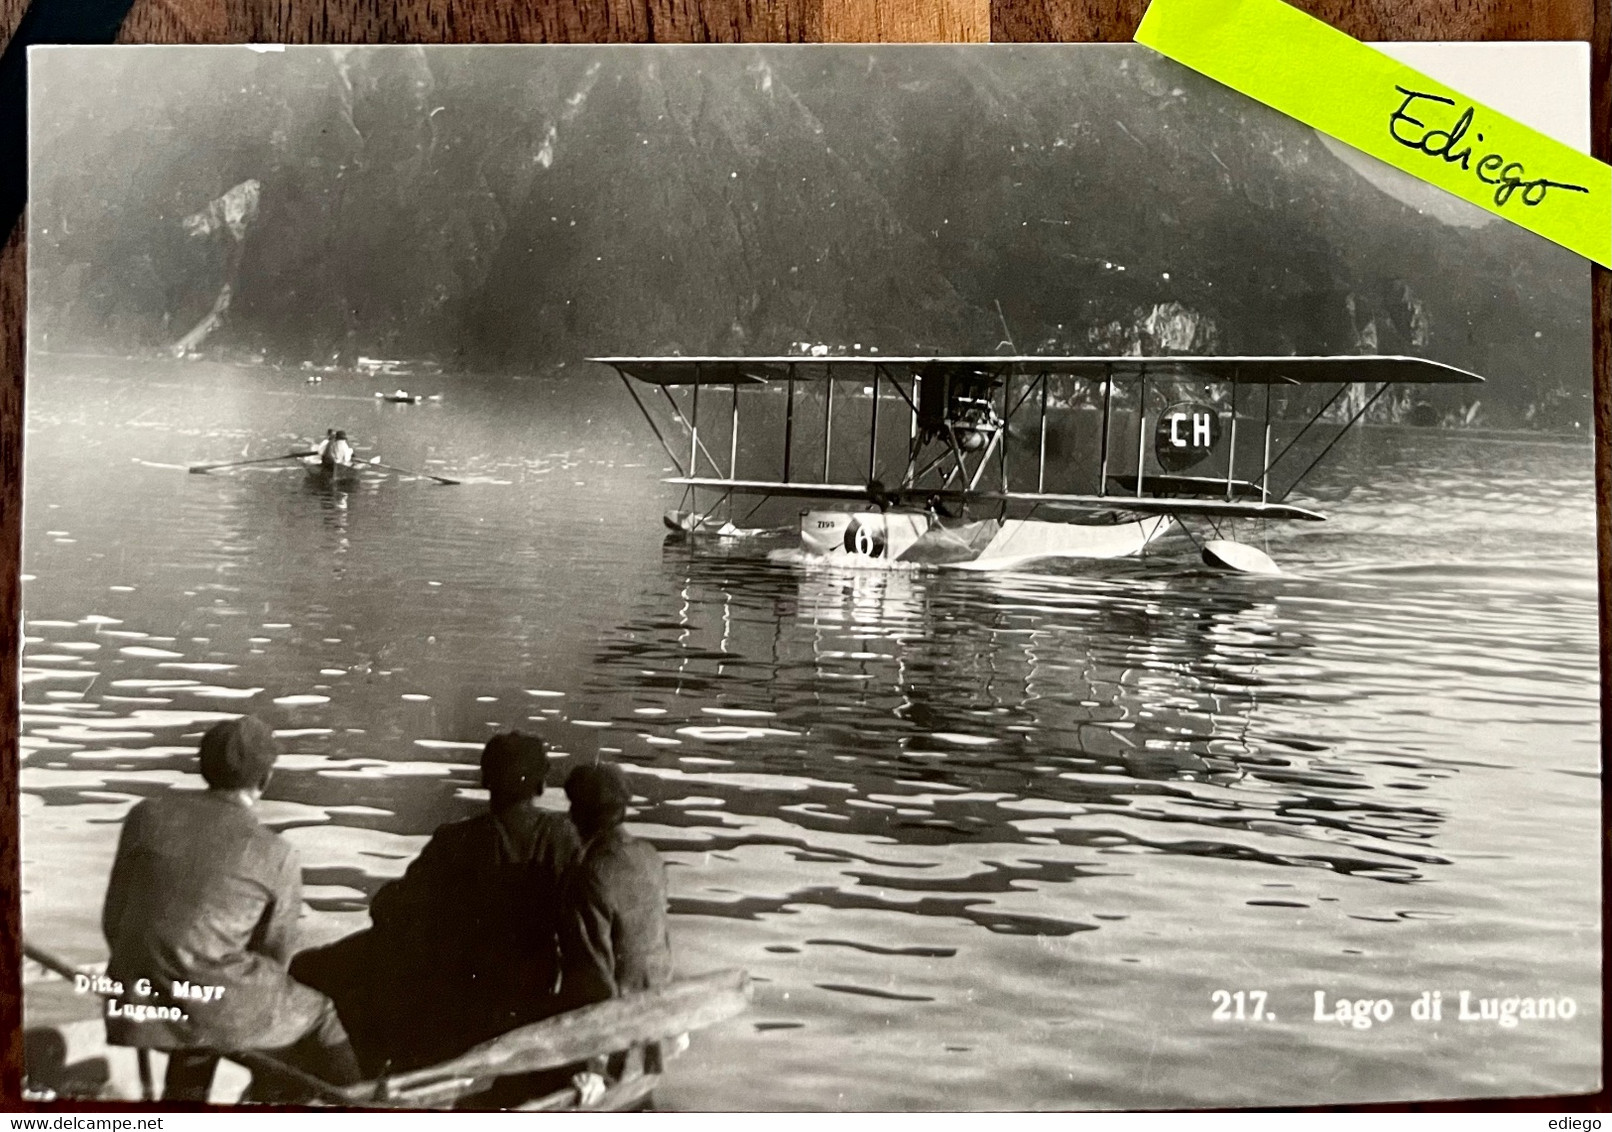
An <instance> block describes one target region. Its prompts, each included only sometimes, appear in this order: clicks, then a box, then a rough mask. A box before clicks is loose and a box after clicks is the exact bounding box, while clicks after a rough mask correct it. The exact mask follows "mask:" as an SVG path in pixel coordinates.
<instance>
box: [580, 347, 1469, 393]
mask: <svg viewBox="0 0 1612 1132" xmlns="http://www.w3.org/2000/svg"><path fill="white" fill-rule="evenodd" d="M589 360H590V361H595V362H599V363H602V364H604V365H608V366H613V367H614V368H615V369H616V370H618V371H619V372H621V373H622V374H624V375H626V376H628V377H634V378H637V379H638V380H639V381H642V382H645V383H647V384H650V385H724V386H728V385H735V384H738V385H757V384H762V383H765V382H770V381H785V380H794V381H826V380H829V379H838V378H846V379H852V378H858V377H860V378H864V379H866V378H870V377H872V376H873V373H874V371H875V370H879V369H883V370H884V371H885V372H886V373H887V374H900V375H902V376H906V375H908V374H913V373H929V374H936V375H940V374H947V373H951V374H957V375H964V374H973V375H979V376H986V377H991V378H995V379H998V380H1004V379H1006V378H1008V377H1014V376H1019V375H1024V376H1030V375H1040V374H1048V375H1052V376H1062V377H1075V378H1085V379H1087V380H1090V381H1106V380H1109V379H1110V378H1112V379H1115V380H1124V379H1132V378H1135V377H1137V376H1139V375H1145V376H1147V377H1160V378H1172V377H1174V378H1182V379H1193V380H1200V381H1215V382H1231V383H1234V384H1238V385H1309V384H1329V383H1337V382H1372V383H1377V382H1386V383H1388V384H1397V383H1404V382H1415V383H1418V384H1467V383H1474V382H1481V381H1482V380H1483V378H1481V377H1479V376H1478V375H1477V374H1475V373H1468V372H1467V371H1466V370H1463V369H1457V368H1456V367H1455V366H1450V365H1445V364H1444V363H1443V362H1435V361H1429V360H1428V359H1426V358H1412V357H1405V356H1400V355H1391V354H1359V355H1352V354H1344V355H1339V354H1330V355H1309V356H1292V357H1289V356H1276V355H1266V356H1248V357H1225V356H1217V357H1207V356H1194V355H1188V354H1176V355H1160V356H1155V357H1113V356H1107V357H1104V356H1096V355H1093V356H1052V355H1047V356H1040V355H1035V354H1028V355H1019V356H1013V357H1004V356H1000V355H983V356H978V357H962V356H958V357H944V356H936V357H880V356H878V355H857V356H848V355H834V356H825V357H778V358H718V357H710V358H686V357H661V358H591V359H589Z"/></svg>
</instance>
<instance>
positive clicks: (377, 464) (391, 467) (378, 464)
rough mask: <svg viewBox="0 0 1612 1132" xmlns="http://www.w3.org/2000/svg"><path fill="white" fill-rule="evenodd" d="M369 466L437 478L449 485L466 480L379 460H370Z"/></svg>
mask: <svg viewBox="0 0 1612 1132" xmlns="http://www.w3.org/2000/svg"><path fill="white" fill-rule="evenodd" d="M369 466H370V467H372V468H385V469H386V470H387V471H389V472H396V473H397V474H398V475H400V476H420V477H422V478H424V479H428V480H436V481H437V482H438V483H445V484H447V485H448V486H449V487H453V486H456V485H457V484H460V483H463V482H464V481H462V480H451V479H449V478H448V477H447V476H434V475H432V474H431V473H430V472H411V471H409V470H408V469H407V468H399V467H395V466H394V465H392V464H383V463H381V462H380V461H379V460H371V461H369Z"/></svg>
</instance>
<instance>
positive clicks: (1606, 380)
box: [0, 0, 1612, 1111]
mask: <svg viewBox="0 0 1612 1132" xmlns="http://www.w3.org/2000/svg"><path fill="white" fill-rule="evenodd" d="M69 2H70V0H69ZM1289 2H1296V4H1297V6H1298V7H1299V8H1302V9H1304V10H1305V11H1307V12H1310V13H1311V14H1313V15H1315V16H1318V17H1320V18H1321V19H1323V20H1326V21H1327V22H1328V23H1330V24H1332V25H1334V26H1335V27H1338V28H1340V29H1341V30H1343V31H1345V32H1348V33H1349V34H1350V35H1353V36H1357V37H1359V38H1361V39H1377V40H1395V39H1415V40H1434V39H1540V40H1568V39H1578V40H1589V41H1591V42H1592V44H1593V47H1592V64H1591V75H1592V87H1593V108H1594V114H1593V126H1594V130H1593V134H1592V136H1593V137H1594V138H1595V139H1596V146H1597V148H1596V150H1595V155H1596V156H1597V157H1599V158H1600V159H1601V160H1602V161H1607V160H1612V146H1609V139H1612V77H1609V62H1612V3H1609V2H1608V0H1600V3H1597V2H1596V0H1289ZM26 7H27V0H0V40H4V39H8V38H9V37H10V35H11V32H12V29H13V28H15V27H16V25H17V21H18V20H19V19H20V18H21V16H22V12H23V10H24V9H25V8H26ZM1146 7H1147V4H1146V0H554V2H544V0H528V2H524V3H500V2H498V0H484V2H480V3H477V2H475V0H135V2H134V6H133V9H132V10H131V11H130V13H129V16H128V18H127V19H126V20H125V21H124V24H123V30H122V33H121V35H120V36H119V42H122V43H240V42H264V43H275V42H283V43H645V42H655V43H733V42H747V43H755V42H789V43H815V42H840V43H846V42H864V41H890V42H926V41H948V42H986V41H991V40H995V41H998V42H1002V41H1020V42H1033V41H1048V40H1051V41H1058V40H1063V41H1125V40H1129V39H1130V38H1131V36H1132V34H1133V33H1134V32H1135V30H1136V25H1137V23H1138V22H1139V21H1140V19H1141V16H1142V11H1143V10H1144V9H1145V8H1146ZM23 256H24V247H23V239H22V225H18V227H17V230H16V231H15V232H13V233H12V234H11V236H10V239H9V241H8V242H7V243H6V245H5V247H4V250H3V251H0V688H7V689H12V688H16V687H18V684H17V678H18V672H17V653H18V646H19V642H20V636H19V621H20V610H19V608H18V602H19V582H18V575H19V573H20V569H21V568H20V564H19V552H20V550H19V548H20V539H21V522H20V506H19V504H20V501H21V498H22V486H21V485H22V394H23V388H22V376H23V313H24V309H25V296H24V269H23ZM1594 287H1595V314H1594V321H1595V422H1596V429H1595V471H1596V487H1597V491H1596V495H1597V500H1598V502H1597V517H1596V518H1597V530H1598V535H1599V548H1600V580H1601V593H1602V601H1601V658H1602V675H1601V704H1602V712H1601V715H1602V722H1601V735H1602V744H1601V745H1602V751H1603V753H1604V752H1605V751H1606V750H1607V747H1608V744H1607V738H1608V736H1609V735H1612V728H1609V726H1608V718H1609V711H1608V708H1609V707H1612V696H1609V689H1612V682H1609V680H1608V670H1609V668H1612V666H1609V665H1608V664H1607V659H1608V647H1607V642H1608V638H1609V631H1612V616H1609V612H1608V601H1607V598H1606V595H1607V593H1608V579H1609V576H1612V572H1609V562H1612V555H1609V531H1612V526H1609V517H1608V499H1609V497H1612V490H1609V488H1612V478H1609V469H1612V461H1609V458H1608V451H1609V449H1608V432H1609V426H1612V376H1609V375H1612V272H1609V271H1607V270H1606V269H1605V268H1596V270H1595V273H1594ZM0 759H3V760H4V761H3V763H0V831H5V832H4V833H0V877H4V878H8V880H9V883H7V884H6V899H5V900H3V901H0V971H5V972H6V977H5V978H0V1032H3V1033H4V1034H5V1056H4V1057H3V1058H0V1106H4V1107H6V1108H11V1107H12V1103H14V1102H15V1100H16V1098H17V1097H18V1096H19V1090H20V1082H21V1071H22V1070H21V1065H22V1036H21V1002H20V995H19V993H18V989H17V986H16V983H15V982H14V981H12V980H13V979H14V977H15V976H14V972H16V971H17V970H18V957H19V954H20V952H19V940H20V936H21V930H20V929H21V922H20V910H19V906H18V901H17V883H16V878H17V875H18V873H17V851H16V839H15V838H14V837H12V836H11V835H10V831H12V830H15V829H16V828H17V826H16V821H17V716H16V704H15V701H11V700H8V701H7V702H5V703H4V704H0ZM1602 805H1603V811H1602V813H1603V820H1602V827H1603V830H1606V829H1612V824H1609V823H1608V821H1607V820H1606V815H1607V808H1606V801H1605V798H1604V797H1603V803H1602ZM1606 844H1607V842H1606V839H1605V838H1603V842H1602V845H1603V862H1602V875H1603V877H1604V876H1606V875H1607V874H1608V872H1609V870H1608V862H1607V859H1606ZM1602 934H1603V937H1604V936H1605V935H1606V934H1607V932H1606V924H1605V923H1603V932H1602ZM1605 999H1606V996H1605V995H1604V994H1603V1002H1604V1001H1605ZM1604 1016H1605V1012H1604V1010H1603V1027H1604V1026H1605V1022H1604ZM1604 1044H1605V1043H1604V1041H1603V1046H1604ZM8 1102H10V1103H8ZM1539 1103H1540V1102H1537V1101H1535V1102H1518V1104H1517V1107H1520V1108H1533V1107H1537V1106H1538V1105H1539ZM1545 1103H1546V1104H1547V1105H1549V1106H1550V1107H1561V1108H1566V1109H1574V1108H1583V1107H1588V1106H1593V1107H1595V1108H1597V1109H1601V1110H1603V1111H1604V1110H1605V1109H1606V1108H1607V1093H1606V1092H1605V1091H1604V1090H1603V1092H1602V1093H1601V1094H1600V1096H1599V1097H1596V1098H1589V1099H1578V1100H1563V1101H1559V1102H1555V1103H1554V1104H1552V1103H1551V1102H1545ZM71 1107H74V1108H84V1109H91V1108H96V1109H106V1108H110V1107H118V1106H107V1105H88V1104H79V1105H73V1106H71ZM1457 1107H1459V1106H1457ZM1474 1107H1479V1108H1485V1109H1487V1108H1492V1107H1494V1105H1493V1102H1483V1103H1482V1104H1479V1105H1476V1106H1474Z"/></svg>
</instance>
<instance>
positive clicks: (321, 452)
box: [313, 428, 336, 464]
mask: <svg viewBox="0 0 1612 1132" xmlns="http://www.w3.org/2000/svg"><path fill="white" fill-rule="evenodd" d="M335 439H336V430H335V429H333V428H327V429H325V438H324V439H323V440H321V441H320V442H319V446H318V447H317V448H315V449H314V450H313V458H314V462H315V463H319V464H322V463H324V462H325V453H326V452H328V451H330V442H331V441H333V440H335Z"/></svg>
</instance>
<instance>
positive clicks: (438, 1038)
mask: <svg viewBox="0 0 1612 1132" xmlns="http://www.w3.org/2000/svg"><path fill="white" fill-rule="evenodd" d="M547 770H548V755H547V751H546V750H545V748H544V745H543V741H542V740H541V739H539V738H538V737H537V736H535V735H526V734H523V733H521V732H518V731H512V732H506V733H503V734H500V735H495V736H493V738H492V739H490V740H489V741H488V742H487V745H486V747H485V748H484V749H483V751H482V755H481V781H482V785H483V786H485V787H486V788H487V791H488V794H489V799H488V808H487V812H486V813H483V814H480V815H478V816H476V817H473V818H468V819H466V820H464V821H458V822H451V823H449V824H447V825H443V826H440V827H438V829H437V831H436V832H435V833H434V834H432V836H431V840H430V841H429V842H427V843H426V845H425V848H424V849H422V850H421V851H420V855H419V856H418V857H417V858H415V860H414V861H413V863H411V864H410V865H409V867H408V871H407V872H405V873H404V874H403V876H402V877H400V878H399V879H397V880H395V881H392V882H390V883H389V884H387V885H385V886H383V887H382V888H381V889H380V890H379V891H378V892H377V893H376V894H375V896H374V899H373V900H372V901H371V902H370V921H371V923H372V924H373V927H371V928H370V930H369V931H367V932H363V933H360V934H359V935H358V936H353V937H349V938H348V939H346V940H343V941H341V942H339V943H337V944H334V945H332V946H331V947H329V948H325V949H322V950H321V951H318V952H309V953H305V954H304V955H302V956H298V958H297V962H296V964H295V965H294V966H293V970H294V971H296V972H297V973H298V974H299V975H300V976H302V977H304V978H306V979H308V981H310V982H311V983H313V984H314V985H316V986H319V987H321V988H322V989H325V990H326V991H327V992H328V993H330V994H331V995H332V996H333V997H335V999H336V1001H337V1004H338V1006H339V1007H340V1009H341V1011H342V1016H343V1017H344V1018H345V1019H346V1020H347V1022H348V1025H349V1028H350V1029H351V1030H352V1031H353V1035H354V1042H355V1045H356V1046H357V1047H358V1050H359V1053H360V1056H361V1057H362V1059H363V1060H364V1062H365V1064H366V1065H368V1066H371V1067H374V1068H379V1066H380V1065H382V1064H386V1063H390V1065H391V1067H392V1069H393V1070H401V1069H406V1068H415V1067H419V1066H423V1065H430V1064H433V1063H435V1062H438V1061H442V1060H445V1059H446V1058H449V1057H452V1056H454V1055H456V1054H459V1053H462V1052H463V1051H464V1050H466V1049H468V1048H469V1047H471V1046H473V1045H475V1044H476V1043H478V1042H481V1041H485V1040H487V1039H488V1038H492V1037H496V1036H498V1035H499V1034H502V1033H505V1032H507V1031H509V1030H511V1029H514V1028H515V1027H517V1026H522V1025H526V1024H527V1023H530V1022H535V1021H538V1020H540V1019H543V1018H546V1017H548V1016H549V1015H551V1014H553V1013H555V1012H556V1011H557V1009H558V1004H557V1001H556V998H555V989H556V985H557V983H558V979H559V952H558V945H557V942H556V922H555V921H556V909H557V904H558V900H559V885H560V878H561V876H562V875H563V874H564V872H565V870H566V869H567V867H569V865H570V864H571V861H572V859H573V858H574V857H575V856H576V853H577V849H578V838H577V834H576V830H575V829H574V828H573V827H572V825H571V823H570V821H569V820H567V818H566V817H565V815H563V814H558V813H550V812H548V811H547V810H544V809H543V808H542V806H541V805H540V804H539V801H538V799H539V798H540V797H541V795H542V793H543V779H544V777H545V775H546V773H547Z"/></svg>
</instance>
